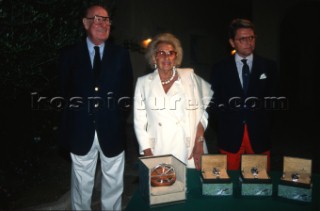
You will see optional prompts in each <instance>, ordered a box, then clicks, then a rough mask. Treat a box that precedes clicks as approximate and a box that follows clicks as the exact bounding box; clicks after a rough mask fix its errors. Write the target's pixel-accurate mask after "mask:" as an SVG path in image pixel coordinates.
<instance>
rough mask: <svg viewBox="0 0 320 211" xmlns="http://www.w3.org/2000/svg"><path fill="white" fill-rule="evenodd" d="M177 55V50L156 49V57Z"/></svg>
mask: <svg viewBox="0 0 320 211" xmlns="http://www.w3.org/2000/svg"><path fill="white" fill-rule="evenodd" d="M176 55H177V52H175V51H156V56H157V57H166V56H168V57H174V56H176Z"/></svg>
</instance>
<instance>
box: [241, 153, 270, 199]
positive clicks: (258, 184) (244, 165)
mask: <svg viewBox="0 0 320 211" xmlns="http://www.w3.org/2000/svg"><path fill="white" fill-rule="evenodd" d="M239 180H240V189H241V195H242V196H271V195H272V180H271V178H270V176H269V175H268V172H267V155H257V154H248V155H242V156H241V175H240V177H239Z"/></svg>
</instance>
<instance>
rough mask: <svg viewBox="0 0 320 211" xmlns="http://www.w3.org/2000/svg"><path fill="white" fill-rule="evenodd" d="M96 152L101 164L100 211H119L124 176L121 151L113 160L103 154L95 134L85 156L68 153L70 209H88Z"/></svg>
mask: <svg viewBox="0 0 320 211" xmlns="http://www.w3.org/2000/svg"><path fill="white" fill-rule="evenodd" d="M98 152H99V155H100V162H101V172H102V181H101V209H102V210H121V205H122V192H123V173H124V160H125V154H124V151H123V152H122V153H120V154H119V155H117V156H115V157H111V158H108V157H106V156H104V155H103V153H102V150H101V148H100V146H99V142H98V138H97V134H96V135H95V138H94V142H93V145H92V147H91V149H90V151H89V152H88V154H86V155H84V156H79V155H75V154H73V153H71V159H72V169H71V207H72V210H91V198H92V192H93V186H94V178H95V171H96V165H97V160H98Z"/></svg>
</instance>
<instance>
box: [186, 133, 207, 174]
mask: <svg viewBox="0 0 320 211" xmlns="http://www.w3.org/2000/svg"><path fill="white" fill-rule="evenodd" d="M203 141H204V139H203V136H200V137H198V138H196V140H195V143H194V147H193V150H192V153H191V155H190V157H189V160H190V159H191V158H192V157H193V160H194V165H195V167H196V169H197V170H200V169H201V155H203V154H204V151H203Z"/></svg>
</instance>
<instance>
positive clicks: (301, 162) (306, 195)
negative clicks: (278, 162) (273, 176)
mask: <svg viewBox="0 0 320 211" xmlns="http://www.w3.org/2000/svg"><path fill="white" fill-rule="evenodd" d="M311 171H312V160H310V159H303V158H295V157H287V156H284V157H283V174H282V177H281V179H280V182H279V185H278V196H279V197H282V198H287V199H292V200H296V201H304V202H311V201H312V181H311V175H312V172H311Z"/></svg>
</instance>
